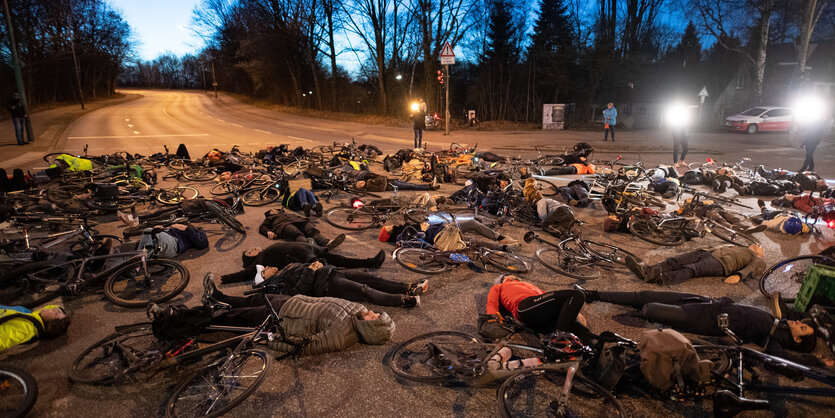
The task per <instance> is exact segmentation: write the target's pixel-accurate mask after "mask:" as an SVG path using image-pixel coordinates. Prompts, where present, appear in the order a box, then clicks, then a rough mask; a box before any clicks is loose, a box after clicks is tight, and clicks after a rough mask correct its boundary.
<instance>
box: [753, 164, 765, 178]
mask: <svg viewBox="0 0 835 418" xmlns="http://www.w3.org/2000/svg"><path fill="white" fill-rule="evenodd" d="M755 171H756V172H757V174H759V175H760V176H762V177H765V176H766V171H765V167H763V166H762V165H759V166H757V169H756V170H755Z"/></svg>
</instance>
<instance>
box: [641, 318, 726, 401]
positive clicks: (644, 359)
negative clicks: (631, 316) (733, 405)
mask: <svg viewBox="0 0 835 418" xmlns="http://www.w3.org/2000/svg"><path fill="white" fill-rule="evenodd" d="M638 349H639V350H640V353H641V373H643V375H644V377H645V378H646V379H647V381H648V382H649V383H650V384H651V385H653V386H655V387H656V388H658V389H661V390H664V391H666V390H668V389H670V388H671V387H673V386H674V385H678V386H679V387H683V386H684V385H685V381H689V382H691V383H702V382H705V381H707V379H708V378H709V377H710V367H711V363H710V360H701V359H699V354H698V353H696V349H695V348H693V344H692V343H691V342H690V340H688V339H687V337H685V336H683V335H681V333H679V332H678V331H676V330H673V329H669V328H668V329H654V330H649V331H644V332H643V333H642V334H641V339H640V341H639V343H638Z"/></svg>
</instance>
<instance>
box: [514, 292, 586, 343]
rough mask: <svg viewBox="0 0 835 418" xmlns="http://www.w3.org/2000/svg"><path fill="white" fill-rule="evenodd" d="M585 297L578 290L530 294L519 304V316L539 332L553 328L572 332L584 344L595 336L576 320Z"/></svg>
mask: <svg viewBox="0 0 835 418" xmlns="http://www.w3.org/2000/svg"><path fill="white" fill-rule="evenodd" d="M584 303H585V297H584V295H583V292H581V291H579V290H557V291H553V292H548V293H544V294H542V295H539V296H532V297H529V298H526V299H524V300H523V301H522V302H521V303H520V304H519V318H520V319H521V320H522V323H524V324H525V325H526V326H528V327H529V328H531V329H534V330H535V331H538V332H540V333H549V332H553V331H555V330H557V331H566V332H572V333H574V334H575V335H577V337H579V338H580V339H581V340H583V342H584V343H586V344H591V342H592V340H593V339H594V338H596V336H595V335H594V334H593V333H591V331H589V330H588V328H586V327H584V326H582V325H581V324H579V323H578V322H577V314H579V313H580V309H582V308H583V304H584Z"/></svg>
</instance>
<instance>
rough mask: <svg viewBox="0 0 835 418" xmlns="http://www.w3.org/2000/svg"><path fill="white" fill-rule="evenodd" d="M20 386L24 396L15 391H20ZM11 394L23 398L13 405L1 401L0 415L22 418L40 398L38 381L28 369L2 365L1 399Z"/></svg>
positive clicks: (0, 375) (0, 372) (0, 378)
mask: <svg viewBox="0 0 835 418" xmlns="http://www.w3.org/2000/svg"><path fill="white" fill-rule="evenodd" d="M18 388H19V391H20V392H22V396H21V395H17V394H14V393H13V392H16V391H18ZM10 394H11V395H12V396H11V397H13V398H17V397H20V398H21V399H20V401H17V402H13V403H12V404H11V405H7V404H6V403H5V402H1V403H0V416H4V417H10V418H22V417H24V416H26V414H27V413H28V412H29V411H30V410H31V409H32V407H33V406H35V401H36V400H37V399H38V381H37V380H35V378H34V377H32V375H31V374H29V372H27V371H26V370H23V369H20V368H17V367H14V366H9V365H3V366H0V399H3V398H9V395H10Z"/></svg>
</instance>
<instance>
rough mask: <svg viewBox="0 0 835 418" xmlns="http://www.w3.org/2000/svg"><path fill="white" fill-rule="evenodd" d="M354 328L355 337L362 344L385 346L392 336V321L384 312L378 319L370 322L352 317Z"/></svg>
mask: <svg viewBox="0 0 835 418" xmlns="http://www.w3.org/2000/svg"><path fill="white" fill-rule="evenodd" d="M354 327H355V328H356V329H357V335H358V336H359V337H360V341H362V342H363V343H364V344H375V345H380V344H385V343H386V341H388V340H390V339H391V335H392V334H394V321H392V320H391V317H389V315H388V314H387V313H385V312H382V313H380V317H379V318H377V319H372V320H365V319H359V318H357V317H354Z"/></svg>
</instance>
